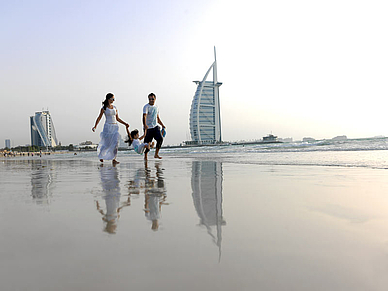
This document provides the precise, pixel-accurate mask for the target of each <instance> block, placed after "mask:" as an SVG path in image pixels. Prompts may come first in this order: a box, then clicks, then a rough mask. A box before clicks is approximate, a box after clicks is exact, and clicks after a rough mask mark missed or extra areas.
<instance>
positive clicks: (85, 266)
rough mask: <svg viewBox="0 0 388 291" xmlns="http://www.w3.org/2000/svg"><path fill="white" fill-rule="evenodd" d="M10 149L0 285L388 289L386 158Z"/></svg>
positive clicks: (0, 163) (4, 166)
mask: <svg viewBox="0 0 388 291" xmlns="http://www.w3.org/2000/svg"><path fill="white" fill-rule="evenodd" d="M120 161H121V163H120V164H119V165H117V166H116V167H112V166H111V165H110V164H109V163H105V164H104V165H103V166H101V165H100V163H99V162H98V161H96V160H95V158H93V159H90V158H88V157H82V156H80V157H74V158H72V159H68V160H66V159H59V160H56V159H54V158H51V159H35V160H33V159H20V158H18V159H14V160H12V159H7V160H5V159H3V160H0V177H1V178H0V179H1V190H0V193H1V195H0V217H1V220H2V223H1V226H0V232H1V237H0V257H1V264H0V278H1V286H2V287H1V289H2V290H40V291H43V290H325V291H326V290H385V289H386V286H387V285H388V278H387V276H386V274H387V273H388V263H387V262H388V259H387V257H388V256H387V255H388V195H387V194H388V179H387V178H388V177H387V176H388V174H387V171H386V170H379V169H364V168H345V167H344V168H342V167H317V166H269V165H255V164H247V163H238V162H235V161H233V160H231V159H230V158H228V159H227V160H223V159H217V158H206V159H200V158H173V157H165V159H163V160H161V161H155V160H154V159H150V161H149V162H148V163H147V164H146V165H145V164H144V162H143V161H142V159H141V157H140V156H126V157H121V158H120Z"/></svg>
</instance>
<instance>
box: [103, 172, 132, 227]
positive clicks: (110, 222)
mask: <svg viewBox="0 0 388 291" xmlns="http://www.w3.org/2000/svg"><path fill="white" fill-rule="evenodd" d="M100 177H101V186H102V191H103V192H104V196H103V198H104V200H105V206H106V209H105V211H104V210H102V209H101V206H100V204H99V202H98V201H96V206H97V210H98V212H100V213H101V215H102V220H103V221H104V231H106V232H107V233H110V234H115V233H116V229H117V221H118V219H119V217H120V215H119V213H120V210H121V209H122V208H123V207H125V206H129V205H131V200H130V196H128V200H127V201H126V202H124V203H123V204H122V205H121V206H120V196H121V194H120V180H119V173H118V170H117V168H116V167H115V166H108V167H106V166H105V167H104V166H102V165H101V167H100Z"/></svg>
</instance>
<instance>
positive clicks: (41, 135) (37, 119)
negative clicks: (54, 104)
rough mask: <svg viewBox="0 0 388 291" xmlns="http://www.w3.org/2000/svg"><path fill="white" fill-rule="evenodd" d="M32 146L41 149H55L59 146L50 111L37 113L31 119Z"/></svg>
mask: <svg viewBox="0 0 388 291" xmlns="http://www.w3.org/2000/svg"><path fill="white" fill-rule="evenodd" d="M30 125H31V145H34V146H39V147H55V146H57V145H58V140H57V136H56V134H55V128H54V123H53V120H52V118H51V115H50V112H49V111H40V112H35V115H34V116H31V117H30Z"/></svg>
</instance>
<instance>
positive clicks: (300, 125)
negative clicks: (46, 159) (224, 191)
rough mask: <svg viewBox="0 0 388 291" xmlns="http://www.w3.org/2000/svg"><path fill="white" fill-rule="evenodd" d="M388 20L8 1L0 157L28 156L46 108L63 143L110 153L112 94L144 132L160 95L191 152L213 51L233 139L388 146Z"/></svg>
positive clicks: (341, 3) (339, 6)
mask: <svg viewBox="0 0 388 291" xmlns="http://www.w3.org/2000/svg"><path fill="white" fill-rule="evenodd" d="M387 15H388V2H386V1H377V0H369V1H357V0H353V1H348V0H335V1H331V0H326V1H311V0H295V1H288V0H278V1H276V0H274V1H260V0H258V1H246V0H240V1H226V0H196V1H185V0H177V1H175V0H171V1H163V0H161V1H156V0H155V1H154V0H144V1H123V0H118V1H115V0H112V1H91V0H90V1H82V0H81V1H80V0H77V1H73V0H66V1H48V0H47V1H43V0H36V1H21V0H20V1H18V0H15V1H4V0H2V1H1V2H0V39H1V46H0V85H1V101H2V105H3V110H2V114H0V124H1V130H0V147H3V146H4V140H5V139H11V140H12V146H16V145H24V144H29V143H30V127H29V117H30V116H32V115H34V113H35V111H41V110H42V109H45V110H46V109H47V108H48V110H49V111H50V112H51V115H52V117H53V121H54V125H55V129H56V132H57V137H58V139H59V140H60V141H61V142H62V144H64V145H68V144H70V143H73V144H78V143H80V142H82V141H86V140H91V141H93V142H94V143H98V141H99V132H100V131H101V130H102V127H103V122H104V119H103V120H102V121H101V123H100V124H99V126H98V128H97V131H96V133H93V132H92V131H91V128H92V126H93V125H94V122H95V120H96V117H97V115H98V113H99V110H100V108H101V102H102V101H103V99H104V97H105V95H106V93H108V92H112V93H114V94H115V97H116V102H115V105H116V106H117V108H118V110H119V116H120V117H121V118H122V119H123V120H125V121H127V122H128V123H129V124H130V125H131V129H134V128H138V129H141V127H142V125H141V116H142V107H143V105H144V104H145V103H147V95H148V94H149V93H150V92H154V93H155V94H156V95H157V104H158V106H159V109H160V117H161V119H162V120H163V122H164V123H165V125H166V126H167V137H166V140H165V143H166V144H178V143H180V142H182V141H184V140H189V139H190V135H189V112H190V106H191V101H192V98H193V96H194V93H195V90H196V85H195V84H194V83H193V82H192V81H194V80H202V78H203V76H204V75H205V73H206V71H207V70H208V68H209V67H210V66H211V64H212V62H213V60H214V55H213V47H214V46H216V49H217V64H218V79H219V81H220V82H222V83H223V85H222V86H221V87H220V102H221V119H222V135H223V140H225V141H236V140H242V139H245V140H250V139H260V138H261V137H263V136H264V135H266V134H268V133H270V132H272V133H273V134H275V135H278V136H279V137H283V138H286V137H292V138H294V140H300V139H302V138H303V137H314V138H317V139H323V138H332V137H334V136H337V135H347V136H348V137H349V138H358V137H372V136H377V135H385V136H386V135H388V127H387V122H386V119H387V108H386V107H387V103H388V102H387V101H386V99H387V96H388V86H387V80H388V38H387V32H388V31H387V30H388V17H387ZM120 133H121V134H122V135H123V136H124V135H125V129H124V126H121V128H120Z"/></svg>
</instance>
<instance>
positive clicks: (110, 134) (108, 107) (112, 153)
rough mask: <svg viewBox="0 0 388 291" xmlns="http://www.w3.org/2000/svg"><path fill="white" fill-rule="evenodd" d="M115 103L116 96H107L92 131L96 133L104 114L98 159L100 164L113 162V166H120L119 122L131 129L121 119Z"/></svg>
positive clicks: (109, 94) (110, 94)
mask: <svg viewBox="0 0 388 291" xmlns="http://www.w3.org/2000/svg"><path fill="white" fill-rule="evenodd" d="M114 101H115V96H114V95H113V94H112V93H108V94H106V98H105V101H104V102H102V104H103V106H102V108H101V111H100V114H99V115H98V117H97V120H96V124H95V125H94V127H93V128H92V131H93V132H94V131H95V130H96V127H97V125H98V123H99V122H100V120H101V118H102V115H103V114H104V115H105V125H104V129H103V131H102V132H101V134H100V137H101V141H100V143H99V144H98V147H97V154H98V158H99V159H100V162H103V161H104V160H112V163H113V164H118V163H119V162H118V161H116V156H117V151H118V147H119V138H120V135H119V125H118V124H117V121H118V122H120V123H122V124H124V125H125V126H126V128H128V127H129V124H128V123H126V122H125V121H123V120H121V119H120V118H119V113H118V110H117V108H116V107H115V106H113V102H114Z"/></svg>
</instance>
